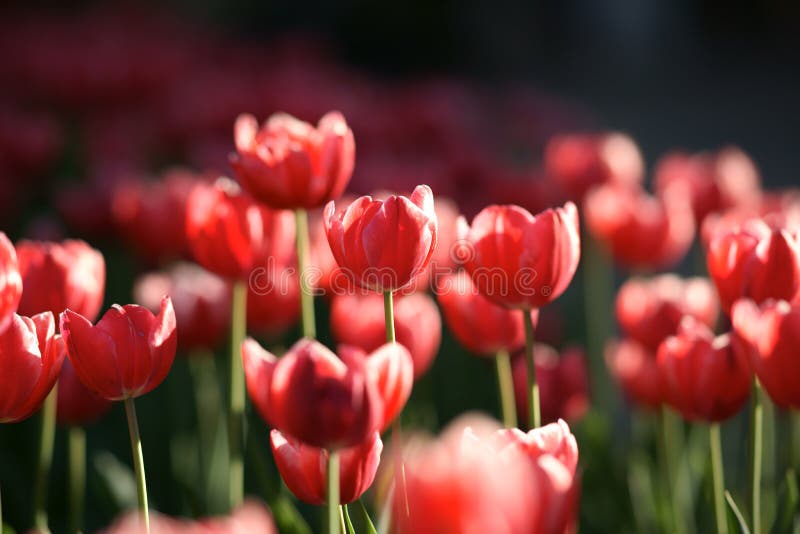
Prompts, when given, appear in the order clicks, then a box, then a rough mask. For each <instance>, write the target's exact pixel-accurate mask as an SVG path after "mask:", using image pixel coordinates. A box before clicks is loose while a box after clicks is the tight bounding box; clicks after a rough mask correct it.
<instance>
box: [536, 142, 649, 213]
mask: <svg viewBox="0 0 800 534" xmlns="http://www.w3.org/2000/svg"><path fill="white" fill-rule="evenodd" d="M544 167H545V171H546V173H547V174H548V175H550V176H552V177H553V178H555V179H556V181H557V182H558V183H559V184H561V186H562V187H563V188H564V189H565V190H566V191H567V193H569V195H570V198H572V199H573V200H576V201H580V200H581V199H582V198H583V197H584V195H585V194H586V192H587V191H588V190H589V189H590V188H591V187H592V186H595V185H600V184H606V183H614V184H620V185H625V186H634V185H637V184H640V183H641V182H642V178H643V177H644V160H643V158H642V154H641V152H639V147H637V146H636V143H635V142H634V141H633V139H631V138H630V137H628V136H627V135H625V134H621V133H616V132H607V133H601V134H569V135H562V136H556V137H553V138H552V139H550V141H549V142H548V143H547V146H546V147H545V151H544Z"/></svg>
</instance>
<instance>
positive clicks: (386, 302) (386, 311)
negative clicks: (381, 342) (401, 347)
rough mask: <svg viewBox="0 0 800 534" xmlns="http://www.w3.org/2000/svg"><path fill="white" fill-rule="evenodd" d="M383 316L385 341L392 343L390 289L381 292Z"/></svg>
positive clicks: (392, 308) (392, 320)
mask: <svg viewBox="0 0 800 534" xmlns="http://www.w3.org/2000/svg"><path fill="white" fill-rule="evenodd" d="M383 318H384V322H385V323H386V342H387V343H394V342H395V341H396V340H397V339H396V338H395V335H394V298H393V297H392V292H391V291H385V292H384V293H383Z"/></svg>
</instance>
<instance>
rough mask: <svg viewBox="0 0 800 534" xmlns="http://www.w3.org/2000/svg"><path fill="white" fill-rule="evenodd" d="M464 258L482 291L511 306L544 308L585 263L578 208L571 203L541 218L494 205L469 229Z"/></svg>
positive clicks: (463, 240)
mask: <svg viewBox="0 0 800 534" xmlns="http://www.w3.org/2000/svg"><path fill="white" fill-rule="evenodd" d="M461 221H462V222H461V228H460V230H459V234H460V236H459V237H460V239H461V242H460V245H459V252H458V253H459V255H460V258H461V259H463V261H464V266H465V267H466V269H467V271H468V272H469V273H470V275H471V276H472V281H473V282H474V283H475V286H476V287H477V288H478V291H480V293H481V294H482V295H483V296H485V297H486V298H488V299H489V300H491V301H493V302H495V303H497V304H500V305H502V306H505V307H507V308H523V309H530V308H540V307H542V306H544V305H546V304H548V303H550V302H552V301H553V300H555V299H556V298H558V297H559V296H561V294H562V293H563V292H564V291H565V290H566V289H567V286H568V285H569V283H570V281H571V280H572V277H573V275H574V274H575V271H576V269H577V268H578V261H579V259H580V231H579V228H578V210H577V208H576V207H575V204H573V203H572V202H568V203H567V204H565V205H564V207H562V208H555V209H548V210H546V211H543V212H542V213H539V214H537V215H536V216H533V215H531V214H530V213H528V212H527V211H525V210H524V209H522V208H520V207H519V206H514V205H509V206H489V207H487V208H485V209H484V210H483V211H481V212H480V213H479V214H478V215H477V216H476V217H475V219H473V221H472V226H471V227H468V226H467V224H466V222H465V221H464V220H463V219H461Z"/></svg>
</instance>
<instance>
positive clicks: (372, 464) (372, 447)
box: [269, 430, 383, 505]
mask: <svg viewBox="0 0 800 534" xmlns="http://www.w3.org/2000/svg"><path fill="white" fill-rule="evenodd" d="M269 437H270V442H271V444H272V454H273V456H274V457H275V464H276V465H277V466H278V472H280V474H281V478H282V479H283V481H284V482H285V483H286V486H287V487H288V488H289V490H291V492H292V493H294V494H295V496H296V497H297V498H298V499H300V500H301V501H303V502H305V503H308V504H315V505H322V504H324V503H325V496H326V485H325V483H326V467H327V465H328V451H326V450H325V449H317V448H315V447H310V446H308V445H306V444H305V443H303V442H302V441H299V440H296V439H294V438H292V437H291V436H284V435H283V434H281V433H280V432H279V431H277V430H273V431H272V432H270V434H269ZM382 450H383V442H382V441H381V438H380V436H379V435H378V433H377V432H375V433H374V434H372V436H371V437H369V438H367V440H366V441H364V442H363V443H360V444H358V445H355V446H353V447H349V448H347V449H342V450H341V451H340V452H339V454H340V456H339V462H340V464H339V503H340V504H348V503H351V502H353V501H355V500H356V499H358V498H359V497H361V495H363V494H364V492H365V491H367V490H368V489H369V487H370V486H371V485H372V481H373V480H375V473H376V472H377V470H378V464H379V463H380V461H381V451H382Z"/></svg>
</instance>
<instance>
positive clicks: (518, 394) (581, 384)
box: [512, 344, 589, 423]
mask: <svg viewBox="0 0 800 534" xmlns="http://www.w3.org/2000/svg"><path fill="white" fill-rule="evenodd" d="M533 353H534V359H535V362H536V381H537V383H538V384H539V402H540V409H541V413H542V422H543V423H552V422H555V421H558V420H559V419H566V420H567V421H578V420H580V419H581V418H582V417H583V416H584V415H585V414H586V412H587V410H588V409H589V370H588V369H587V367H586V355H585V354H584V352H583V350H582V349H580V348H578V347H571V348H568V349H566V350H565V351H564V353H563V354H562V355H560V356H559V354H558V352H557V351H556V350H555V349H554V348H552V347H550V346H548V345H542V344H537V345H536V347H535V349H534V351H533ZM512 370H513V375H514V398H515V400H516V405H517V416H518V417H519V419H520V420H521V421H527V420H528V406H529V404H528V365H527V362H526V361H525V358H524V357H523V356H522V355H519V356H517V357H515V358H514V359H513V361H512Z"/></svg>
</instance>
